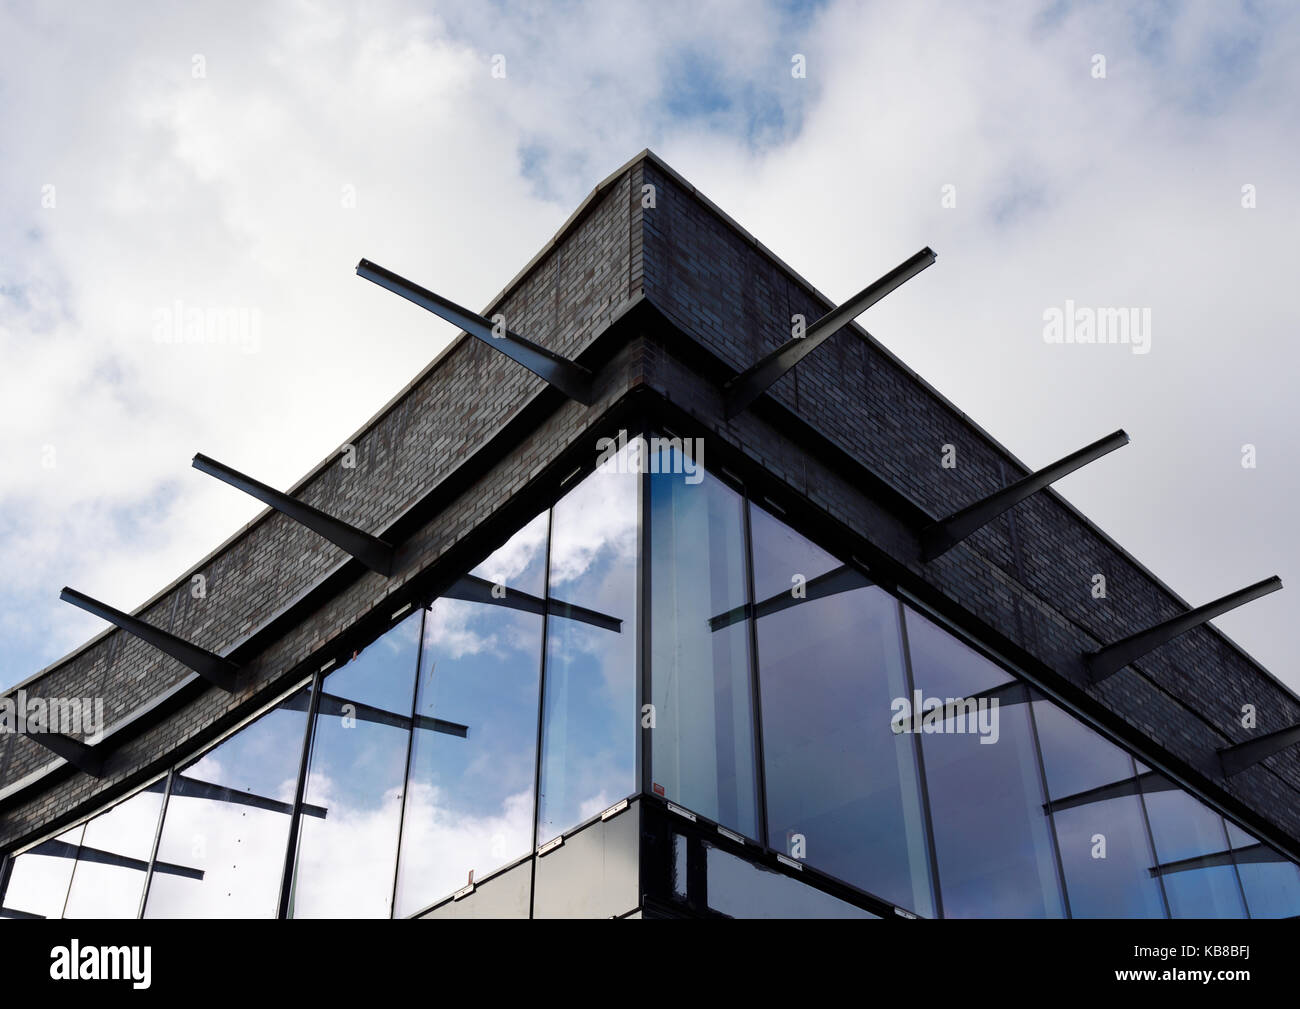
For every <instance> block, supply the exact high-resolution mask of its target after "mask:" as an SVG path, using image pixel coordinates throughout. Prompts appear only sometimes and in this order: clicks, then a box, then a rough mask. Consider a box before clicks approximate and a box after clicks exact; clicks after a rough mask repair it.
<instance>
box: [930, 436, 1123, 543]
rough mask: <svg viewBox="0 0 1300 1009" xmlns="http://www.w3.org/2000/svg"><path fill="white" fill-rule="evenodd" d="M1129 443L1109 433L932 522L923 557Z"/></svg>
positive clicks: (1121, 437) (956, 541)
mask: <svg viewBox="0 0 1300 1009" xmlns="http://www.w3.org/2000/svg"><path fill="white" fill-rule="evenodd" d="M1127 444H1128V435H1127V434H1125V433H1124V432H1123V431H1116V432H1114V433H1113V434H1108V435H1107V436H1106V437H1105V438H1101V439H1099V440H1098V441H1094V442H1093V443H1092V444H1091V445H1088V446H1085V447H1084V448H1081V449H1079V451H1077V452H1072V453H1071V454H1070V455H1067V456H1066V457H1065V458H1064V459H1058V460H1057V461H1056V462H1054V463H1052V464H1051V465H1050V466H1044V467H1043V468H1042V469H1040V470H1039V471H1038V472H1036V473H1030V474H1029V475H1028V476H1027V477H1024V478H1023V479H1021V480H1017V481H1016V482H1015V483H1013V484H1012V485H1011V486H1009V487H1004V488H1003V489H1002V490H1000V491H994V492H993V493H992V494H990V495H989V496H988V497H986V498H982V499H981V500H979V501H976V502H975V503H974V504H971V505H967V506H966V507H965V508H963V509H961V510H960V511H956V512H953V513H952V514H951V515H949V516H948V517H947V518H945V519H940V520H939V521H938V522H932V523H930V525H928V526H926V527H925V528H924V529H922V530H921V557H922V559H923V560H927V561H932V560H934V559H935V558H936V557H938V556H939V555H940V554H943V553H945V552H946V551H948V550H949V549H951V548H952V547H954V546H956V545H957V544H958V543H960V542H961V541H962V540H964V539H965V538H966V537H967V536H969V535H970V534H971V533H973V532H975V531H976V530H977V529H979V528H981V527H983V526H986V525H988V524H989V523H990V522H992V521H993V520H994V519H995V518H997V517H998V516H999V515H1001V514H1002V513H1003V512H1004V511H1006V510H1007V509H1009V508H1012V507H1014V506H1015V505H1018V504H1019V503H1020V502H1021V501H1023V500H1024V499H1025V498H1027V497H1030V496H1031V495H1033V494H1036V493H1038V491H1040V490H1042V489H1043V488H1044V487H1046V486H1048V485H1049V484H1052V483H1055V482H1056V481H1057V480H1059V479H1061V477H1063V476H1066V475H1067V474H1069V473H1073V472H1074V471H1075V470H1076V469H1079V468H1080V467H1082V466H1086V465H1087V464H1088V463H1090V462H1092V461H1093V460H1094V459H1100V458H1101V457H1102V456H1104V455H1106V454H1107V453H1110V452H1114V451H1115V449H1117V448H1121V447H1123V446H1124V445H1127Z"/></svg>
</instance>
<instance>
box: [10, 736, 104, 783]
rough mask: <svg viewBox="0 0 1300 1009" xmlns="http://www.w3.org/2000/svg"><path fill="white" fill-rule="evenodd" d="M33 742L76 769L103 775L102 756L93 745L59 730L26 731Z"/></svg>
mask: <svg viewBox="0 0 1300 1009" xmlns="http://www.w3.org/2000/svg"><path fill="white" fill-rule="evenodd" d="M25 735H26V736H27V738H28V739H30V740H31V741H32V742H33V743H40V744H41V745H42V746H43V747H45V748H46V749H47V750H49V751H50V752H51V753H53V754H54V755H55V756H56V757H62V758H63V759H64V760H66V761H67V762H68V763H69V764H71V765H72V766H73V767H75V768H76V769H77V770H78V771H84V772H85V773H86V774H89V775H90V776H91V777H92V778H102V777H103V776H104V758H103V755H102V754H99V753H96V752H95V748H94V747H93V746H89V745H87V744H86V743H83V742H82V741H81V740H80V739H73V738H72V737H71V736H65V735H63V733H61V732H28V733H26V734H25Z"/></svg>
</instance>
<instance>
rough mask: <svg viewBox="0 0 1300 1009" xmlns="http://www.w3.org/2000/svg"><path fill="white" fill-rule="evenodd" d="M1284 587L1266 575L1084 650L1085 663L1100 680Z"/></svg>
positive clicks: (1093, 677) (1095, 680)
mask: <svg viewBox="0 0 1300 1009" xmlns="http://www.w3.org/2000/svg"><path fill="white" fill-rule="evenodd" d="M1281 587H1282V579H1281V578H1279V577H1278V576H1277V575H1274V576H1273V577H1272V578H1265V579H1264V580H1263V581H1262V582H1256V583H1255V584H1254V585H1248V586H1247V587H1246V588H1244V589H1239V590H1238V591H1236V592H1230V593H1228V595H1226V596H1224V597H1222V598H1221V599H1216V600H1214V602H1211V603H1206V604H1205V605H1204V606H1198V607H1196V609H1194V610H1188V611H1187V612H1186V613H1181V614H1179V615H1178V616H1176V617H1172V618H1170V619H1169V620H1164V621H1161V622H1160V623H1158V624H1156V625H1155V626H1153V627H1148V628H1147V629H1146V630H1145V631H1138V632H1137V633H1136V634H1130V635H1129V636H1128V637H1127V638H1122V639H1121V640H1119V641H1116V642H1113V643H1111V644H1109V645H1106V646H1104V647H1102V648H1098V649H1097V650H1096V651H1092V652H1084V653H1083V662H1084V665H1085V666H1086V667H1087V670H1088V679H1089V681H1090V682H1092V683H1100V682H1101V681H1102V680H1104V679H1106V677H1108V676H1110V675H1112V674H1113V673H1117V672H1119V670H1121V669H1123V668H1124V667H1125V666H1127V665H1128V664H1129V663H1130V662H1134V661H1136V660H1137V659H1140V658H1141V657H1142V656H1143V655H1146V654H1147V652H1150V651H1153V650H1154V649H1156V648H1159V647H1160V646H1161V645H1163V644H1165V643H1166V642H1169V641H1172V640H1173V639H1174V638H1176V637H1178V635H1180V634H1184V633H1186V632H1187V631H1190V630H1191V629H1192V628H1193V627H1199V626H1200V625H1201V624H1203V623H1205V622H1206V621H1207V620H1210V619H1211V618H1213V617H1217V616H1218V615H1219V614H1220V613H1227V612H1228V611H1229V610H1233V609H1236V608H1237V607H1238V606H1240V605H1241V604H1242V603H1248V602H1250V601H1251V600H1252V599H1258V598H1259V597H1260V596H1266V595H1268V594H1269V593H1270V592H1276V591H1277V590H1278V589H1280V588H1281Z"/></svg>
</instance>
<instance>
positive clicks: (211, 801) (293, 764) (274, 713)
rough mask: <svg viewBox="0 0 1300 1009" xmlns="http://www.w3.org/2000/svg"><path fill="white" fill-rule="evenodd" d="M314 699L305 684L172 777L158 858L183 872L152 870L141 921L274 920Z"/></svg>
mask: <svg viewBox="0 0 1300 1009" xmlns="http://www.w3.org/2000/svg"><path fill="white" fill-rule="evenodd" d="M310 697H311V691H310V689H309V688H306V687H304V688H303V689H302V690H300V691H298V692H297V693H296V694H294V695H293V696H292V697H290V698H289V699H288V700H286V701H284V702H282V703H281V704H280V706H279V707H277V708H274V709H272V710H271V711H269V712H267V713H266V714H265V715H263V716H262V717H261V718H259V719H257V721H255V722H252V723H251V724H249V725H246V726H244V728H242V729H240V730H239V731H238V732H236V733H235V734H234V735H233V736H231V737H230V738H229V739H227V740H225V742H223V743H221V744H220V745H218V746H217V747H215V748H213V749H211V750H209V751H208V752H207V753H205V754H204V755H203V756H202V757H200V758H199V759H198V760H197V761H195V762H194V763H192V764H190V765H189V766H188V767H186V768H184V769H183V770H182V771H181V772H180V773H179V774H177V775H176V776H175V777H174V778H173V781H172V794H171V797H170V798H169V799H168V800H167V810H166V812H165V813H164V814H163V830H162V839H161V841H160V843H159V847H158V859H159V861H162V862H168V863H171V864H172V865H174V866H176V867H177V870H178V871H176V872H158V871H156V870H155V872H154V876H153V881H152V883H151V884H150V886H149V897H148V902H147V903H146V905H145V917H147V918H273V917H275V915H276V912H277V910H278V908H279V902H280V881H281V876H282V874H283V870H284V856H285V848H286V846H287V844H288V840H289V819H290V816H291V815H292V813H293V800H294V793H295V791H296V790H297V784H298V768H299V764H300V762H301V760H302V744H303V729H304V728H305V726H306V722H307V717H306V711H307V706H308V702H309V700H310ZM318 812H323V811H318ZM180 870H184V871H180Z"/></svg>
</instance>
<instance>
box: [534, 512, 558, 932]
mask: <svg viewBox="0 0 1300 1009" xmlns="http://www.w3.org/2000/svg"><path fill="white" fill-rule="evenodd" d="M554 537H555V506H554V505H552V506H551V507H550V509H549V510H548V511H547V513H546V564H545V566H544V569H543V570H544V571H545V574H544V575H543V580H542V597H543V598H544V599H545V600H546V605H545V606H543V607H542V656H541V662H540V668H539V670H538V674H537V743H536V747H535V749H534V751H533V846H532V848H531V849H530V850H529V852H528V866H529V870H528V873H529V875H528V917H529V918H532V917H533V913H534V900H535V898H536V895H537V819H538V817H539V816H541V811H542V728H543V726H542V722H543V719H545V717H546V659H547V651H548V650H549V645H550V641H549V635H550V621H551V540H552V539H554Z"/></svg>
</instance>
